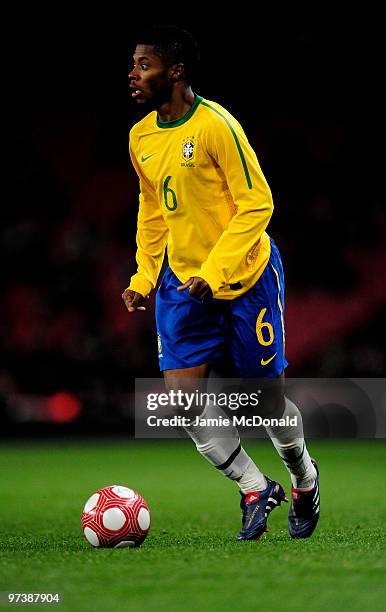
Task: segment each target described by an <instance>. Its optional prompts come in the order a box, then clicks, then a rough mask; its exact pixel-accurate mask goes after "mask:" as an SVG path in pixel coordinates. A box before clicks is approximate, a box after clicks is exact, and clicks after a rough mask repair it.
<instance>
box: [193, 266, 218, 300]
mask: <svg viewBox="0 0 386 612" xmlns="http://www.w3.org/2000/svg"><path fill="white" fill-rule="evenodd" d="M197 276H199V277H200V278H203V279H204V281H206V282H207V283H208V285H209V287H210V288H211V290H212V293H213V295H215V294H216V293H218V291H219V289H220V287H222V286H223V284H224V282H223V281H222V280H221V279H220V278H219V276H218V274H216V273H215V272H214V271H212V270H210V271H209V270H208V269H207V268H204V269H202V268H201V270H200V271H199V273H198V274H197Z"/></svg>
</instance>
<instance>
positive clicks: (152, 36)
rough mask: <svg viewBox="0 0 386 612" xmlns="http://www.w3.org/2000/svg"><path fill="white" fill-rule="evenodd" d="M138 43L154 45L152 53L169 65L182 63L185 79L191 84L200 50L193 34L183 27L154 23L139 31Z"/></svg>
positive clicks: (195, 73) (196, 71)
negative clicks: (154, 24)
mask: <svg viewBox="0 0 386 612" xmlns="http://www.w3.org/2000/svg"><path fill="white" fill-rule="evenodd" d="M139 43H141V44H143V45H154V53H155V54H156V55H158V57H160V58H161V59H162V61H163V62H164V64H165V65H166V66H167V67H169V66H172V65H173V64H179V63H182V64H184V66H185V80H186V82H187V83H188V85H191V84H192V81H194V80H195V78H196V76H197V73H198V65H199V62H200V52H199V49H198V45H197V42H196V40H195V39H194V38H193V36H192V35H191V34H190V33H189V32H187V31H186V30H184V29H183V28H180V27H177V26H173V25H156V26H152V27H150V28H148V29H147V30H145V31H144V32H142V33H141V35H140V39H139Z"/></svg>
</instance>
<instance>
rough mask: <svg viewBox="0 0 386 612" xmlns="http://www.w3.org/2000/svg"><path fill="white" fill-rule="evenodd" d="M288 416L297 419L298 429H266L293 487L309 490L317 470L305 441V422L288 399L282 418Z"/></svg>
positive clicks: (275, 427)
mask: <svg viewBox="0 0 386 612" xmlns="http://www.w3.org/2000/svg"><path fill="white" fill-rule="evenodd" d="M287 416H288V417H290V418H291V417H294V416H296V417H297V427H292V426H289V427H287V426H280V425H279V426H274V427H266V430H267V433H268V435H269V437H270V438H271V440H272V443H273V445H274V447H275V448H276V450H277V452H278V453H279V455H280V457H281V458H282V459H283V461H284V463H285V465H286V467H287V469H288V471H289V473H290V475H291V481H292V486H293V487H294V488H296V489H307V488H310V487H312V486H313V485H314V482H315V478H316V470H315V468H314V466H313V464H312V463H311V458H310V455H309V454H308V450H307V447H306V443H305V441H304V434H303V421H302V417H301V414H300V412H299V409H298V408H297V407H296V406H295V404H294V403H293V402H291V400H289V399H288V398H287V397H286V398H285V409H284V413H283V415H282V417H281V418H286V417H287Z"/></svg>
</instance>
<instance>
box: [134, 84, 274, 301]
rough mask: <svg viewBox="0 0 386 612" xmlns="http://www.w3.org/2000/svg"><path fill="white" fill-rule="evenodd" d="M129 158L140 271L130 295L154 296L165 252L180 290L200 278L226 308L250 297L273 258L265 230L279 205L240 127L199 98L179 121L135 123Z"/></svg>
mask: <svg viewBox="0 0 386 612" xmlns="http://www.w3.org/2000/svg"><path fill="white" fill-rule="evenodd" d="M130 156H131V159H132V162H133V165H134V168H135V170H136V172H137V174H138V176H139V179H140V196H139V211H138V228H137V255H136V259H137V264H138V270H137V273H136V274H134V276H132V278H131V281H130V286H129V287H130V289H132V290H134V291H138V292H139V293H141V294H142V295H143V296H146V295H148V294H149V293H150V291H151V290H152V289H153V288H154V287H155V285H156V283H157V278H158V275H159V272H160V270H161V266H162V262H163V259H164V255H165V248H166V247H167V254H168V259H169V265H170V268H171V269H172V271H173V272H174V274H175V275H176V276H177V278H178V279H179V280H180V281H181V282H182V283H184V282H185V281H186V280H187V279H188V278H189V277H191V276H200V277H201V278H203V279H204V280H206V281H207V283H208V284H209V285H210V287H211V289H212V292H213V296H214V297H215V298H217V299H224V300H229V299H234V298H236V297H238V296H240V295H242V294H243V293H245V292H246V291H247V290H248V289H250V288H251V287H252V286H253V285H254V284H255V283H256V281H257V280H258V278H259V277H260V276H261V274H262V273H263V271H264V269H265V267H266V265H267V263H268V260H269V257H270V248H271V247H270V239H269V236H268V234H267V233H266V232H265V230H266V227H267V225H268V222H269V220H270V217H271V215H272V210H273V203H272V196H271V192H270V189H269V187H268V184H267V181H266V180H265V178H264V175H263V173H262V171H261V168H260V166H259V163H258V160H257V157H256V154H255V152H254V151H253V149H252V147H251V146H250V144H249V142H248V140H247V137H246V135H245V133H244V131H243V129H242V127H241V125H240V124H239V123H238V121H237V120H236V119H235V118H234V117H233V116H232V115H231V114H230V113H229V112H228V111H227V110H225V109H224V108H223V107H222V106H220V105H219V104H217V103H216V102H211V101H209V100H206V99H205V98H202V97H200V96H196V97H195V100H194V103H193V105H192V106H191V108H190V109H189V111H188V112H187V113H186V115H184V116H183V117H182V118H180V119H177V120H175V121H168V122H160V121H159V120H158V118H157V112H156V111H153V112H151V113H149V114H148V115H147V116H146V117H144V118H143V119H142V120H141V121H140V122H138V123H136V124H135V125H134V127H133V128H132V129H131V131H130Z"/></svg>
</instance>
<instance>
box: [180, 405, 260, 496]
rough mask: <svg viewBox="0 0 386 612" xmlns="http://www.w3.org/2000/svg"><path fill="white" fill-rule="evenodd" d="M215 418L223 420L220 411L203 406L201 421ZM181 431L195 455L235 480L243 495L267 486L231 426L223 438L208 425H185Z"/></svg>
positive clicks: (215, 428) (234, 428) (219, 409)
mask: <svg viewBox="0 0 386 612" xmlns="http://www.w3.org/2000/svg"><path fill="white" fill-rule="evenodd" d="M219 416H222V417H223V418H227V415H226V414H225V413H224V412H223V410H221V408H219V407H218V406H215V405H214V404H213V403H212V402H209V403H208V404H207V405H206V407H205V409H204V411H203V413H202V414H201V417H202V418H205V419H210V418H216V419H218V418H219ZM184 429H185V431H186V432H187V433H188V434H189V436H190V437H191V438H192V440H193V442H194V443H195V445H196V448H197V450H198V452H199V453H200V454H201V455H202V456H203V457H205V459H206V460H207V461H209V463H211V464H212V465H214V467H215V468H217V469H218V470H219V471H220V472H222V474H224V476H227V477H228V478H230V479H231V480H235V481H236V482H237V484H238V485H239V487H240V490H241V491H242V492H243V493H249V492H250V491H262V490H263V489H265V488H266V487H267V481H266V479H265V477H264V475H263V474H262V473H261V472H260V470H259V469H258V468H257V467H256V465H255V464H254V462H253V461H252V459H251V458H250V457H249V456H248V455H247V453H246V452H245V450H244V449H243V447H242V446H241V443H240V436H239V433H238V431H237V429H236V427H234V425H232V424H231V425H230V426H229V427H227V428H226V433H225V437H219V428H217V427H212V426H210V425H207V426H204V425H198V426H189V427H185V428H184Z"/></svg>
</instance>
